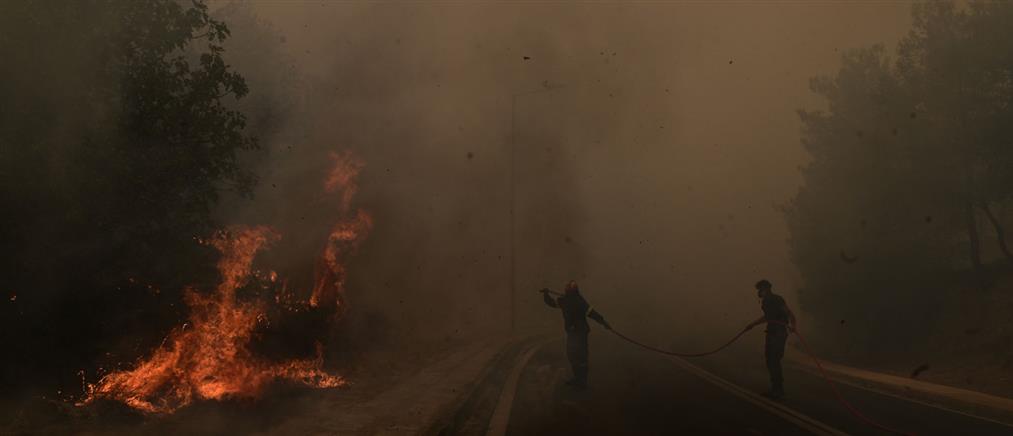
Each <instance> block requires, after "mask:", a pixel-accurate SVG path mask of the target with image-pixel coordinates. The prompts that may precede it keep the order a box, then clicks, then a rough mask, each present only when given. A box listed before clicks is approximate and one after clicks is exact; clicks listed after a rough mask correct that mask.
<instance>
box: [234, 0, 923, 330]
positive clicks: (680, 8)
mask: <svg viewBox="0 0 1013 436" xmlns="http://www.w3.org/2000/svg"><path fill="white" fill-rule="evenodd" d="M252 10H253V11H254V12H255V14H256V15H257V16H258V17H259V18H260V19H261V20H262V21H264V22H265V23H267V24H269V25H270V26H271V27H272V28H273V30H274V31H275V32H276V33H277V34H278V38H277V46H275V47H271V49H270V50H271V51H274V50H281V51H282V52H284V53H286V54H287V55H288V56H290V57H291V60H292V64H293V65H294V68H295V69H296V70H297V71H294V72H293V75H297V76H299V77H302V78H305V80H306V81H308V82H311V83H313V84H314V85H312V86H311V88H312V89H313V92H312V94H313V95H312V97H310V99H311V100H312V102H313V103H312V104H311V107H312V108H313V110H312V111H311V113H310V114H308V115H305V118H306V119H302V120H299V126H300V127H299V128H301V129H310V130H312V131H311V132H305V135H306V136H307V137H312V138H313V139H312V140H313V141H317V142H327V141H332V142H333V144H334V146H336V147H339V148H341V147H347V148H351V149H354V150H357V152H358V153H359V154H360V155H362V156H363V157H364V158H365V160H366V161H367V170H366V172H365V173H364V176H363V182H362V183H363V187H362V189H363V195H364V196H365V198H370V197H371V196H372V198H374V199H375V198H378V197H381V198H386V199H391V198H394V199H398V198H400V199H401V200H400V201H401V206H382V205H380V204H381V203H382V202H381V201H380V200H376V201H374V202H373V203H372V205H373V207H374V208H381V209H387V210H388V214H387V215H388V216H391V215H395V214H396V215H399V216H400V217H401V218H400V219H401V221H399V222H402V223H412V222H416V223H417V222H429V223H430V224H428V226H429V227H425V226H423V227H421V228H419V229H418V231H420V232H425V233H427V234H429V235H430V237H428V238H422V237H420V239H418V240H415V241H409V242H408V243H409V244H422V245H425V246H426V247H429V249H430V250H431V251H432V252H437V253H442V254H441V255H442V256H443V257H444V258H446V259H451V258H454V256H457V255H458V254H460V257H461V259H464V260H467V261H469V262H474V263H475V264H482V265H485V267H481V268H472V267H467V266H462V265H463V261H462V265H458V266H454V265H453V264H450V263H447V264H445V265H442V266H434V265H432V264H430V265H429V266H430V267H436V268H440V267H443V268H447V269H453V268H461V269H471V270H473V271H472V272H475V274H476V275H475V277H473V278H472V279H471V280H472V281H471V282H468V283H465V284H463V285H462V286H464V287H465V288H468V287H471V288H473V289H474V290H475V292H476V293H478V294H479V297H470V298H471V299H470V300H468V301H471V302H472V303H468V304H471V305H486V306H492V307H493V308H495V307H498V306H500V305H501V304H505V300H497V299H496V298H495V297H494V296H495V295H496V293H498V292H500V290H502V289H504V286H505V283H503V281H504V280H505V277H506V276H505V273H503V272H502V271H503V268H505V263H504V262H503V261H502V257H501V256H503V255H505V245H504V242H503V241H504V238H505V236H506V230H505V229H506V228H505V226H504V223H505V217H506V214H507V210H508V208H507V204H506V202H507V196H506V192H507V186H508V184H507V183H508V180H509V179H508V173H507V171H508V168H509V166H508V165H509V158H508V157H509V154H508V150H509V149H508V147H509V145H510V132H511V98H512V96H513V95H516V94H525V95H520V96H519V97H517V99H516V110H515V117H514V118H513V125H514V128H515V132H516V136H515V137H514V138H515V140H516V142H515V147H516V148H515V151H516V152H517V153H518V154H517V167H516V174H517V185H516V186H517V195H518V197H517V198H518V203H517V204H518V219H519V220H520V221H521V222H519V224H518V237H519V240H520V241H521V242H520V243H519V245H518V257H519V261H518V267H517V268H518V288H519V289H521V290H523V291H524V292H521V298H520V299H519V300H518V305H519V307H520V308H521V309H520V310H521V311H525V312H533V311H538V310H540V309H541V308H540V307H537V306H536V305H538V304H540V303H539V302H538V299H539V297H538V296H537V294H535V293H534V292H533V291H535V290H537V289H539V288H541V287H544V286H548V287H551V288H556V289H558V288H560V287H561V285H562V284H563V282H564V281H565V280H567V279H568V278H570V277H571V276H572V277H574V278H577V279H579V280H581V284H582V288H583V290H584V292H585V294H586V295H587V296H588V297H589V298H590V299H591V300H592V302H593V303H596V304H597V306H599V308H600V310H601V311H602V312H603V313H605V314H606V315H607V316H608V315H610V314H612V315H613V319H614V320H617V321H618V322H625V323H633V322H634V321H635V317H634V316H633V314H635V313H639V312H641V311H643V310H646V308H650V310H649V311H648V312H649V314H647V315H646V316H644V317H642V320H641V321H642V322H643V323H644V324H645V325H653V324H658V323H662V322H666V321H668V320H665V319H659V318H664V317H665V316H668V317H670V318H677V319H682V320H689V321H699V322H713V323H729V322H730V323H733V324H735V325H736V326H738V325H739V324H743V323H745V322H746V321H748V320H749V319H750V318H754V317H755V316H756V315H757V312H758V311H757V308H756V307H755V301H754V294H753V290H752V283H753V282H754V281H756V280H757V279H759V278H761V277H765V278H768V279H770V280H772V281H773V282H774V284H775V287H776V288H780V289H781V290H782V291H783V292H784V293H785V294H787V295H788V296H789V302H790V303H791V302H793V300H794V296H793V294H794V289H795V288H796V287H797V286H799V285H800V283H798V278H797V274H796V273H795V272H794V268H793V267H792V265H791V262H790V259H789V258H788V255H787V249H786V244H785V239H786V237H787V235H786V230H785V226H784V224H783V219H782V215H781V212H780V211H779V210H778V208H777V206H778V205H780V204H784V203H785V202H787V201H788V200H789V199H790V197H791V196H792V195H793V194H794V193H795V192H796V190H797V189H798V186H799V183H800V176H799V172H798V167H799V165H801V164H803V163H804V162H805V160H806V157H805V154H804V152H803V150H802V148H801V146H800V143H799V127H800V123H799V121H798V117H797V115H796V113H795V111H796V110H797V109H800V108H807V109H813V108H819V107H821V105H822V102H821V101H820V99H818V98H817V97H816V96H815V95H814V94H812V93H811V92H810V91H809V89H808V85H809V78H810V77H813V76H817V75H825V74H832V73H833V72H834V71H835V70H836V68H837V67H838V65H839V59H840V56H841V54H842V51H844V50H846V49H849V48H858V47H863V46H868V45H872V44H885V45H886V46H887V47H893V46H894V45H895V44H896V42H897V41H898V39H899V38H900V37H902V36H903V35H904V34H905V33H906V32H907V29H908V28H909V26H910V18H909V13H910V4H909V3H906V2H867V3H866V2H863V3H853V2H669V3H666V2H622V3H620V2H616V3H582V4H577V3H564V2H550V3H533V2H532V3H529V2H523V3H486V4H470V3H465V2H438V3H425V4H417V3H400V2H399V3H387V4H366V3H357V2H327V1H323V2H284V1H263V2H253V3H252ZM226 21H228V19H227V18H226ZM243 37H244V36H243V35H242V34H241V33H237V32H234V34H233V38H234V39H236V40H238V41H242V39H243ZM279 68H282V66H280V65H279ZM240 72H242V71H240ZM547 85H548V86H547ZM536 91H537V92H536ZM257 92H258V90H257V89H256V88H255V87H254V89H253V94H251V95H254V96H255V95H256V93H257ZM268 146H269V148H270V147H271V145H270V144H268ZM281 162H284V161H281ZM274 171H276V172H284V171H286V169H285V168H280V169H279V168H276V169H275V170H274ZM268 180H270V179H268ZM392 193H393V194H392ZM409 201H410V202H411V204H410V205H405V202H409ZM553 204H557V205H560V207H559V208H553V207H551V206H548V205H553ZM402 206H403V207H402ZM399 207H400V209H399ZM391 208H393V209H394V211H393V212H391V211H390V210H391ZM406 215H407V216H406ZM383 217H384V214H383V213H381V214H379V216H378V225H377V230H376V232H375V233H374V237H375V238H382V236H378V235H379V234H381V233H382V232H383V231H384V224H383ZM434 217H437V218H434ZM387 222H388V224H389V223H390V222H391V221H390V220H388V221H387ZM441 222H445V223H451V224H458V225H459V227H454V226H450V227H446V228H443V227H439V226H440V225H441V224H439V223H441ZM469 222H470V224H469ZM433 223H435V224H433ZM437 227H439V228H437ZM392 231H393V230H389V232H392ZM388 234H389V233H388ZM445 238H450V239H453V240H454V241H447V240H445ZM434 239H435V240H434ZM368 244H369V242H367V245H368ZM444 245H446V246H469V245H471V247H470V248H468V249H463V250H460V252H458V251H453V250H450V249H447V250H444V252H441V250H442V248H439V247H443V246H444ZM479 247H481V248H479ZM552 247H564V248H561V249H558V250H557V249H556V248H552ZM364 250H368V249H365V248H364ZM555 253H564V254H563V255H565V256H570V255H572V256H575V257H579V258H580V261H579V262H568V261H566V260H563V259H557V258H556V257H555V256H556V254H555ZM388 254H389V253H388ZM382 255H384V253H369V252H366V253H365V254H364V256H366V257H367V258H376V257H379V256H382ZM469 256H470V257H469ZM475 256H486V257H487V258H488V260H489V262H487V263H486V262H484V261H481V260H479V259H477V258H475ZM423 257H429V256H427V255H423ZM557 261H558V264H556V263H557ZM406 262H409V260H406ZM406 269H408V268H406ZM476 271H477V272H476ZM493 271H500V272H499V274H498V275H497V274H494V273H493ZM388 272H389V271H388ZM353 274H354V273H353ZM483 274H485V275H483ZM446 275H447V276H453V275H454V274H453V273H452V272H449V271H448V272H446ZM358 280H359V281H360V282H370V283H372V284H373V285H375V286H379V285H380V282H381V281H382V280H381V279H380V278H372V279H368V280H367V279H363V278H361V277H360V278H359V279H358ZM433 284H434V285H435V283H433ZM420 286H421V285H420ZM529 290H530V291H531V292H528V291H529ZM482 293H488V294H489V295H484V294H482ZM462 310H463V311H466V312H468V311H471V312H473V311H474V308H473V307H471V306H468V307H466V308H464V309H462ZM484 311H488V313H493V312H496V310H495V309H488V308H481V309H480V311H479V313H478V315H475V316H476V317H478V318H481V317H483V316H485V315H484V313H486V312H484ZM543 315H544V314H543ZM525 316H527V315H525ZM542 318H545V317H542ZM643 319H655V320H653V321H643ZM553 322H555V320H554V319H553ZM614 323H615V321H614Z"/></svg>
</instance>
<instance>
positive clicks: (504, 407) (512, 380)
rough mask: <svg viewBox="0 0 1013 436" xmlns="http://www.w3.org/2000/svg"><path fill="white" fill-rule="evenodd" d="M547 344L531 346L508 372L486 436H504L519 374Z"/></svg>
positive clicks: (519, 378)
mask: <svg viewBox="0 0 1013 436" xmlns="http://www.w3.org/2000/svg"><path fill="white" fill-rule="evenodd" d="M553 340H554V339H553ZM547 342H549V341H542V342H539V343H537V344H535V345H532V346H531V348H529V349H528V350H527V351H526V352H525V353H524V355H523V356H521V359H520V360H519V361H518V362H517V363H516V364H515V365H514V367H513V369H511V370H510V375H509V376H507V379H506V382H504V383H503V390H502V391H500V394H499V401H497V403H496V410H495V411H493V413H492V418H491V419H489V427H488V428H487V429H486V432H485V434H486V436H503V435H505V434H506V429H507V425H509V424H510V411H511V410H512V409H513V405H514V396H515V395H517V386H518V385H519V384H520V381H521V373H522V372H524V368H525V367H526V366H528V361H530V360H531V357H532V356H534V355H535V352H536V351H538V349H539V348H542V345H545V344H546V343H547Z"/></svg>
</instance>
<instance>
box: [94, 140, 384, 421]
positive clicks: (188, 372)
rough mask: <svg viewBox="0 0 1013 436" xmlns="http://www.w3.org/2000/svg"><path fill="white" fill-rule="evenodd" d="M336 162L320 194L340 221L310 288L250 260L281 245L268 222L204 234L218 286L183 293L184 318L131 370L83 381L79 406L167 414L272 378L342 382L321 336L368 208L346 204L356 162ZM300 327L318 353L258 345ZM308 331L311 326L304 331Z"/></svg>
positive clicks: (338, 302) (250, 390) (244, 394)
mask: <svg viewBox="0 0 1013 436" xmlns="http://www.w3.org/2000/svg"><path fill="white" fill-rule="evenodd" d="M331 157H332V160H333V161H334V166H333V168H332V170H331V171H330V172H329V174H328V176H327V177H326V179H325V181H324V183H323V186H322V192H323V195H325V196H328V197H331V198H335V199H336V204H337V208H338V211H337V214H338V217H339V218H338V220H337V221H336V222H335V224H334V225H333V226H332V227H331V229H330V231H329V233H328V234H327V235H326V240H325V241H322V249H321V250H320V252H319V253H318V256H317V261H316V265H315V266H314V270H313V276H314V277H313V285H312V288H311V289H290V287H289V286H288V283H289V280H288V279H287V278H285V277H281V276H279V274H278V273H277V272H276V271H274V270H272V269H270V268H266V267H264V268H262V267H260V266H259V265H258V264H257V263H255V260H256V259H257V256H258V254H259V253H262V252H263V251H265V250H267V249H269V248H270V246H271V245H272V244H273V243H275V242H277V241H279V240H280V239H281V238H282V237H283V235H281V234H280V233H279V232H278V231H276V230H275V229H273V228H271V227H269V226H233V227H230V228H228V229H225V230H222V231H219V232H217V234H215V235H214V236H213V237H211V238H208V239H206V240H201V241H200V242H201V243H204V244H209V245H210V246H212V247H214V248H215V249H216V250H217V251H219V252H220V254H221V256H220V258H219V260H218V263H217V268H218V271H219V273H220V282H219V283H218V284H217V286H215V287H214V288H213V289H200V288H199V287H196V286H191V287H189V288H187V289H185V290H184V295H185V300H184V301H185V302H186V304H187V306H188V308H189V310H190V313H189V321H188V322H187V323H185V324H183V325H182V326H180V327H178V328H176V329H174V330H173V331H172V332H171V333H170V334H169V335H168V336H167V337H166V339H165V341H163V343H162V344H161V345H160V346H159V347H158V348H157V349H155V350H154V351H153V352H152V353H151V354H150V355H148V356H146V357H145V358H143V359H141V360H140V361H138V362H137V363H136V364H135V365H134V366H133V367H132V368H131V369H128V370H123V371H115V372H111V373H109V374H106V375H105V376H103V377H102V378H101V379H99V381H98V382H96V383H93V384H87V385H86V386H85V391H86V392H85V398H84V399H83V400H82V401H80V402H79V403H78V404H79V405H87V404H89V403H92V402H95V401H96V400H100V399H105V400H114V401H119V402H123V403H125V404H127V405H129V406H130V407H132V408H134V409H137V410H140V411H143V412H148V413H157V414H164V413H171V412H173V411H176V410H178V409H179V408H181V407H184V406H186V405H188V404H190V403H192V402H193V401H195V400H223V399H230V398H256V397H257V396H258V395H259V394H260V393H261V392H263V390H264V389H265V388H266V387H267V386H268V385H270V384H271V383H272V382H274V381H278V380H285V381H289V382H296V383H301V384H304V385H307V386H311V387H316V388H332V387H338V386H341V385H343V384H345V379H344V378H343V377H341V376H340V375H335V374H331V373H328V372H327V371H325V370H324V369H323V358H322V350H321V347H322V345H321V343H320V342H319V340H316V339H315V338H319V337H320V335H321V333H323V332H322V331H320V330H322V329H324V328H326V326H327V325H329V322H333V321H334V320H336V319H338V318H340V316H341V315H342V314H343V312H344V311H345V300H344V294H345V288H344V286H345V279H346V275H347V272H346V269H345V263H346V261H347V259H348V257H349V255H351V254H353V253H354V252H355V250H356V248H357V247H358V245H359V244H360V243H361V242H362V241H363V240H364V239H365V238H366V236H367V234H368V233H369V231H370V229H371V228H372V219H371V217H370V215H369V214H368V213H366V212H365V211H362V210H358V209H353V208H352V205H351V201H352V198H353V196H354V195H355V192H356V190H357V185H356V181H357V177H358V174H359V171H360V170H361V169H362V167H363V162H362V161H360V160H359V159H357V158H356V157H354V156H353V155H351V154H350V153H333V154H332V155H331ZM279 325H297V326H300V327H301V328H300V329H299V331H298V332H297V333H298V334H301V335H304V336H305V337H304V338H303V339H304V340H306V341H311V342H314V343H315V348H316V350H315V356H310V357H305V356H304V357H298V358H291V357H287V358H286V357H284V356H270V355H266V354H265V353H261V352H259V351H260V350H259V349H258V347H257V346H256V344H257V343H258V340H260V339H261V338H262V336H263V335H264V333H265V332H268V331H271V329H272V328H277V326H279ZM307 327H312V328H307Z"/></svg>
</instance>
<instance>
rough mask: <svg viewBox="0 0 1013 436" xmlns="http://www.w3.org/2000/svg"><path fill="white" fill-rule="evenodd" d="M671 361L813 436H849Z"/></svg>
mask: <svg viewBox="0 0 1013 436" xmlns="http://www.w3.org/2000/svg"><path fill="white" fill-rule="evenodd" d="M669 360H671V361H672V362H674V363H675V364H676V365H679V366H680V367H682V369H685V370H686V371H688V372H690V373H693V374H694V375H696V376H698V377H700V378H702V379H704V380H706V381H708V382H710V383H711V384H713V385H715V386H717V387H719V388H721V389H724V390H726V391H728V392H729V393H731V394H734V395H735V396H737V397H739V398H742V399H743V400H746V401H748V402H750V403H752V404H753V405H755V406H757V407H760V408H761V409H763V410H766V411H767V412H770V413H772V414H774V415H777V416H779V417H781V418H783V419H785V420H786V421H788V422H791V423H792V424H795V425H797V426H798V427H799V428H801V429H803V430H806V431H808V432H810V433H812V434H818V435H833V436H847V433H844V432H843V431H840V430H837V429H835V428H833V427H830V426H829V425H826V424H824V423H822V422H819V421H817V420H815V419H813V418H810V417H808V416H806V415H803V414H801V413H799V412H797V411H795V410H792V409H790V408H788V407H785V406H784V405H782V404H779V403H777V402H775V401H771V400H769V399H767V398H764V397H763V396H760V395H757V394H755V393H753V392H750V391H748V390H746V389H743V388H742V387H740V386H738V385H736V384H734V383H732V382H729V381H727V380H725V379H723V378H721V377H718V376H716V375H714V374H712V373H710V372H708V371H706V370H703V369H701V368H700V367H697V366H696V365H693V364H691V363H689V362H687V361H686V360H684V359H680V358H678V357H674V356H672V357H669Z"/></svg>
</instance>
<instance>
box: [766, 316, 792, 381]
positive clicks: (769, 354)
mask: <svg viewBox="0 0 1013 436" xmlns="http://www.w3.org/2000/svg"><path fill="white" fill-rule="evenodd" d="M787 341H788V332H787V331H783V330H782V331H768V332H767V343H766V346H765V347H764V356H765V357H766V359H767V371H768V372H770V385H771V387H773V389H774V391H782V390H783V389H784V375H783V372H782V371H781V358H783V357H784V344H785V342H787Z"/></svg>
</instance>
